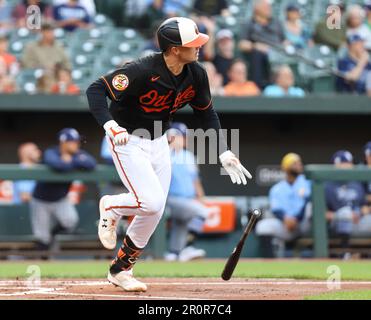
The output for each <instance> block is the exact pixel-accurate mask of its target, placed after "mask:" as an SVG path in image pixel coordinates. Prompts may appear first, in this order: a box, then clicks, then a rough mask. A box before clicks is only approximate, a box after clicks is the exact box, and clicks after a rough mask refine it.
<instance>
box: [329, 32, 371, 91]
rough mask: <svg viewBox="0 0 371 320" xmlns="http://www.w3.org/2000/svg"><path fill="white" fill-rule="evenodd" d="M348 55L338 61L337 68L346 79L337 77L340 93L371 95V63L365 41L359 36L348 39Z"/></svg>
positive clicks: (351, 36) (337, 86)
mask: <svg viewBox="0 0 371 320" xmlns="http://www.w3.org/2000/svg"><path fill="white" fill-rule="evenodd" d="M347 46H348V53H347V55H346V56H345V57H343V58H341V59H339V60H338V63H337V67H338V70H339V71H340V72H342V73H343V74H344V78H342V77H337V79H336V88H337V91H339V92H354V93H359V94H364V93H366V92H368V94H371V61H370V55H369V54H368V52H367V50H366V49H365V46H364V39H363V38H361V37H360V36H359V35H358V34H355V35H350V36H348V37H347Z"/></svg>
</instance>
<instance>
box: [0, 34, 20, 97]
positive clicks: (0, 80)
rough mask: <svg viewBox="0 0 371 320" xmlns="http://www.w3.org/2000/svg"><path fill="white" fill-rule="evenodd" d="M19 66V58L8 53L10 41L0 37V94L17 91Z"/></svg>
mask: <svg viewBox="0 0 371 320" xmlns="http://www.w3.org/2000/svg"><path fill="white" fill-rule="evenodd" d="M18 70H19V65H18V62H17V58H16V57H15V56H14V55H12V54H10V53H9V52H8V39H7V37H6V36H1V35H0V93H11V92H14V91H15V90H16V84H15V76H16V74H17V73H18Z"/></svg>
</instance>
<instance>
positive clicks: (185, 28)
mask: <svg viewBox="0 0 371 320" xmlns="http://www.w3.org/2000/svg"><path fill="white" fill-rule="evenodd" d="M208 39H209V37H208V35H206V34H204V33H201V32H200V31H199V30H198V28H197V25H196V23H195V22H194V21H192V20H191V19H188V18H182V17H174V18H170V19H167V20H165V21H164V22H163V23H162V24H161V25H160V27H159V28H158V30H157V40H158V43H159V47H160V49H161V53H153V54H151V55H149V56H146V57H144V58H140V59H138V60H135V61H133V62H130V63H127V64H125V65H124V66H122V68H120V69H118V70H115V71H113V72H111V73H109V74H107V75H105V76H102V77H101V78H100V79H98V80H97V81H95V82H94V83H92V84H91V85H90V86H89V88H88V89H87V91H86V94H87V97H88V102H89V107H90V111H91V113H92V114H93V116H94V117H95V118H96V120H97V122H98V123H99V125H101V126H102V127H103V129H104V130H105V132H106V138H107V141H108V143H109V145H110V148H111V153H112V157H113V159H114V163H115V166H116V170H117V172H118V174H119V175H120V177H121V180H122V182H123V184H124V185H125V186H126V188H127V189H128V190H129V192H128V193H122V194H120V195H106V196H103V197H102V198H101V200H100V217H101V219H100V222H99V225H98V235H99V238H100V240H101V242H102V244H103V245H104V246H105V247H106V248H107V249H111V250H112V249H114V248H115V247H116V241H117V235H116V225H117V223H116V222H117V220H118V219H120V218H121V217H122V216H129V215H134V216H135V218H134V219H133V221H132V223H131V224H130V227H129V228H128V230H127V233H126V236H125V239H124V241H123V244H122V246H121V248H120V249H119V251H118V254H117V256H116V258H115V259H114V261H113V262H112V264H111V267H110V270H109V272H108V280H109V281H110V282H112V283H113V284H115V285H117V286H120V287H121V288H123V289H124V290H125V291H146V290H147V286H146V285H145V284H144V283H142V282H140V281H138V280H136V279H135V278H134V277H133V266H134V264H135V263H136V261H137V259H138V258H139V256H140V255H141V253H142V251H143V249H144V247H145V246H146V245H147V243H148V241H149V239H150V237H151V235H152V233H153V232H154V230H155V229H156V226H157V224H158V222H159V220H160V219H161V216H162V214H163V211H164V207H165V203H166V198H167V194H168V191H169V185H170V179H171V161H170V151H169V145H168V141H167V137H166V130H167V129H168V128H169V123H170V121H171V120H172V118H173V116H174V114H175V113H176V111H177V110H179V109H181V108H184V107H185V106H187V105H190V107H191V108H192V109H193V114H194V116H195V117H196V118H197V120H198V121H199V123H200V126H201V128H202V129H204V130H208V129H212V130H216V132H217V133H219V129H220V122H219V118H218V115H217V113H216V112H215V110H214V108H213V103H212V100H211V94H210V88H209V83H208V77H207V73H206V70H205V68H204V67H203V66H202V65H201V64H200V63H199V62H198V61H197V60H198V55H199V50H200V48H201V47H202V46H203V45H205V44H206V42H207V41H208ZM107 97H108V98H109V99H110V100H111V103H110V106H109V107H108V104H107V100H106V98H107ZM218 136H219V138H218V140H219V142H218V145H219V150H218V151H219V153H218V154H219V159H220V162H221V164H222V166H223V167H224V168H225V170H226V171H227V173H228V174H229V175H230V177H231V180H232V182H233V183H238V184H241V183H243V184H246V183H247V181H246V177H247V178H251V175H250V173H249V172H248V171H247V170H246V169H245V168H244V167H243V166H242V165H241V163H240V161H239V160H238V158H237V157H236V156H235V155H234V154H233V153H232V152H231V151H230V150H228V146H227V144H226V141H225V139H224V138H223V137H222V135H218Z"/></svg>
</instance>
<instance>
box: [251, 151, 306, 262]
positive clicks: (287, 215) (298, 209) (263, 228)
mask: <svg viewBox="0 0 371 320" xmlns="http://www.w3.org/2000/svg"><path fill="white" fill-rule="evenodd" d="M281 168H282V171H284V172H285V179H284V180H282V181H280V182H278V183H276V184H275V185H274V186H273V187H272V188H271V190H270V191H269V205H270V210H271V213H272V217H269V218H266V219H263V220H261V221H259V222H258V224H257V225H256V234H257V235H258V236H259V237H261V245H262V250H263V255H265V256H267V257H273V256H278V257H282V256H283V255H284V247H285V242H286V241H290V240H293V239H295V238H296V237H298V236H300V235H301V234H302V233H304V232H306V231H308V230H309V223H308V212H307V209H308V206H307V205H308V201H309V198H310V194H311V185H310V182H309V181H308V180H307V179H306V178H305V176H304V175H303V163H302V160H301V158H300V156H299V155H298V154H296V153H288V154H287V155H285V156H284V157H283V159H282V161H281ZM273 240H274V241H273ZM273 243H275V244H278V248H280V249H281V251H280V252H274V250H273Z"/></svg>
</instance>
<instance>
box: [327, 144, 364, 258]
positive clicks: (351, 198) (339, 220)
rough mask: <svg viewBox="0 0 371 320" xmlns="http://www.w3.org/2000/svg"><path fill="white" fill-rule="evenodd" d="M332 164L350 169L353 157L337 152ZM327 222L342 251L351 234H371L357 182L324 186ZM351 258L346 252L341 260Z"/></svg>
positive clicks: (360, 185)
mask: <svg viewBox="0 0 371 320" xmlns="http://www.w3.org/2000/svg"><path fill="white" fill-rule="evenodd" d="M332 163H333V164H334V165H335V167H336V168H339V169H351V168H353V155H352V154H351V153H350V152H349V151H347V150H339V151H337V152H335V153H334V155H333V156H332ZM325 199H326V206H327V212H326V219H327V221H328V222H329V225H330V230H331V231H332V232H334V233H335V234H336V235H337V236H340V237H341V239H342V247H343V249H347V248H348V247H349V238H350V236H351V235H352V234H357V233H365V232H369V233H371V219H370V218H371V216H369V215H368V216H363V215H362V212H361V208H362V207H363V206H364V205H365V190H364V187H363V186H362V183H361V182H358V181H344V182H342V181H331V182H327V183H326V184H325ZM350 257H351V254H350V253H349V252H346V253H345V255H344V259H348V258H350Z"/></svg>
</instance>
